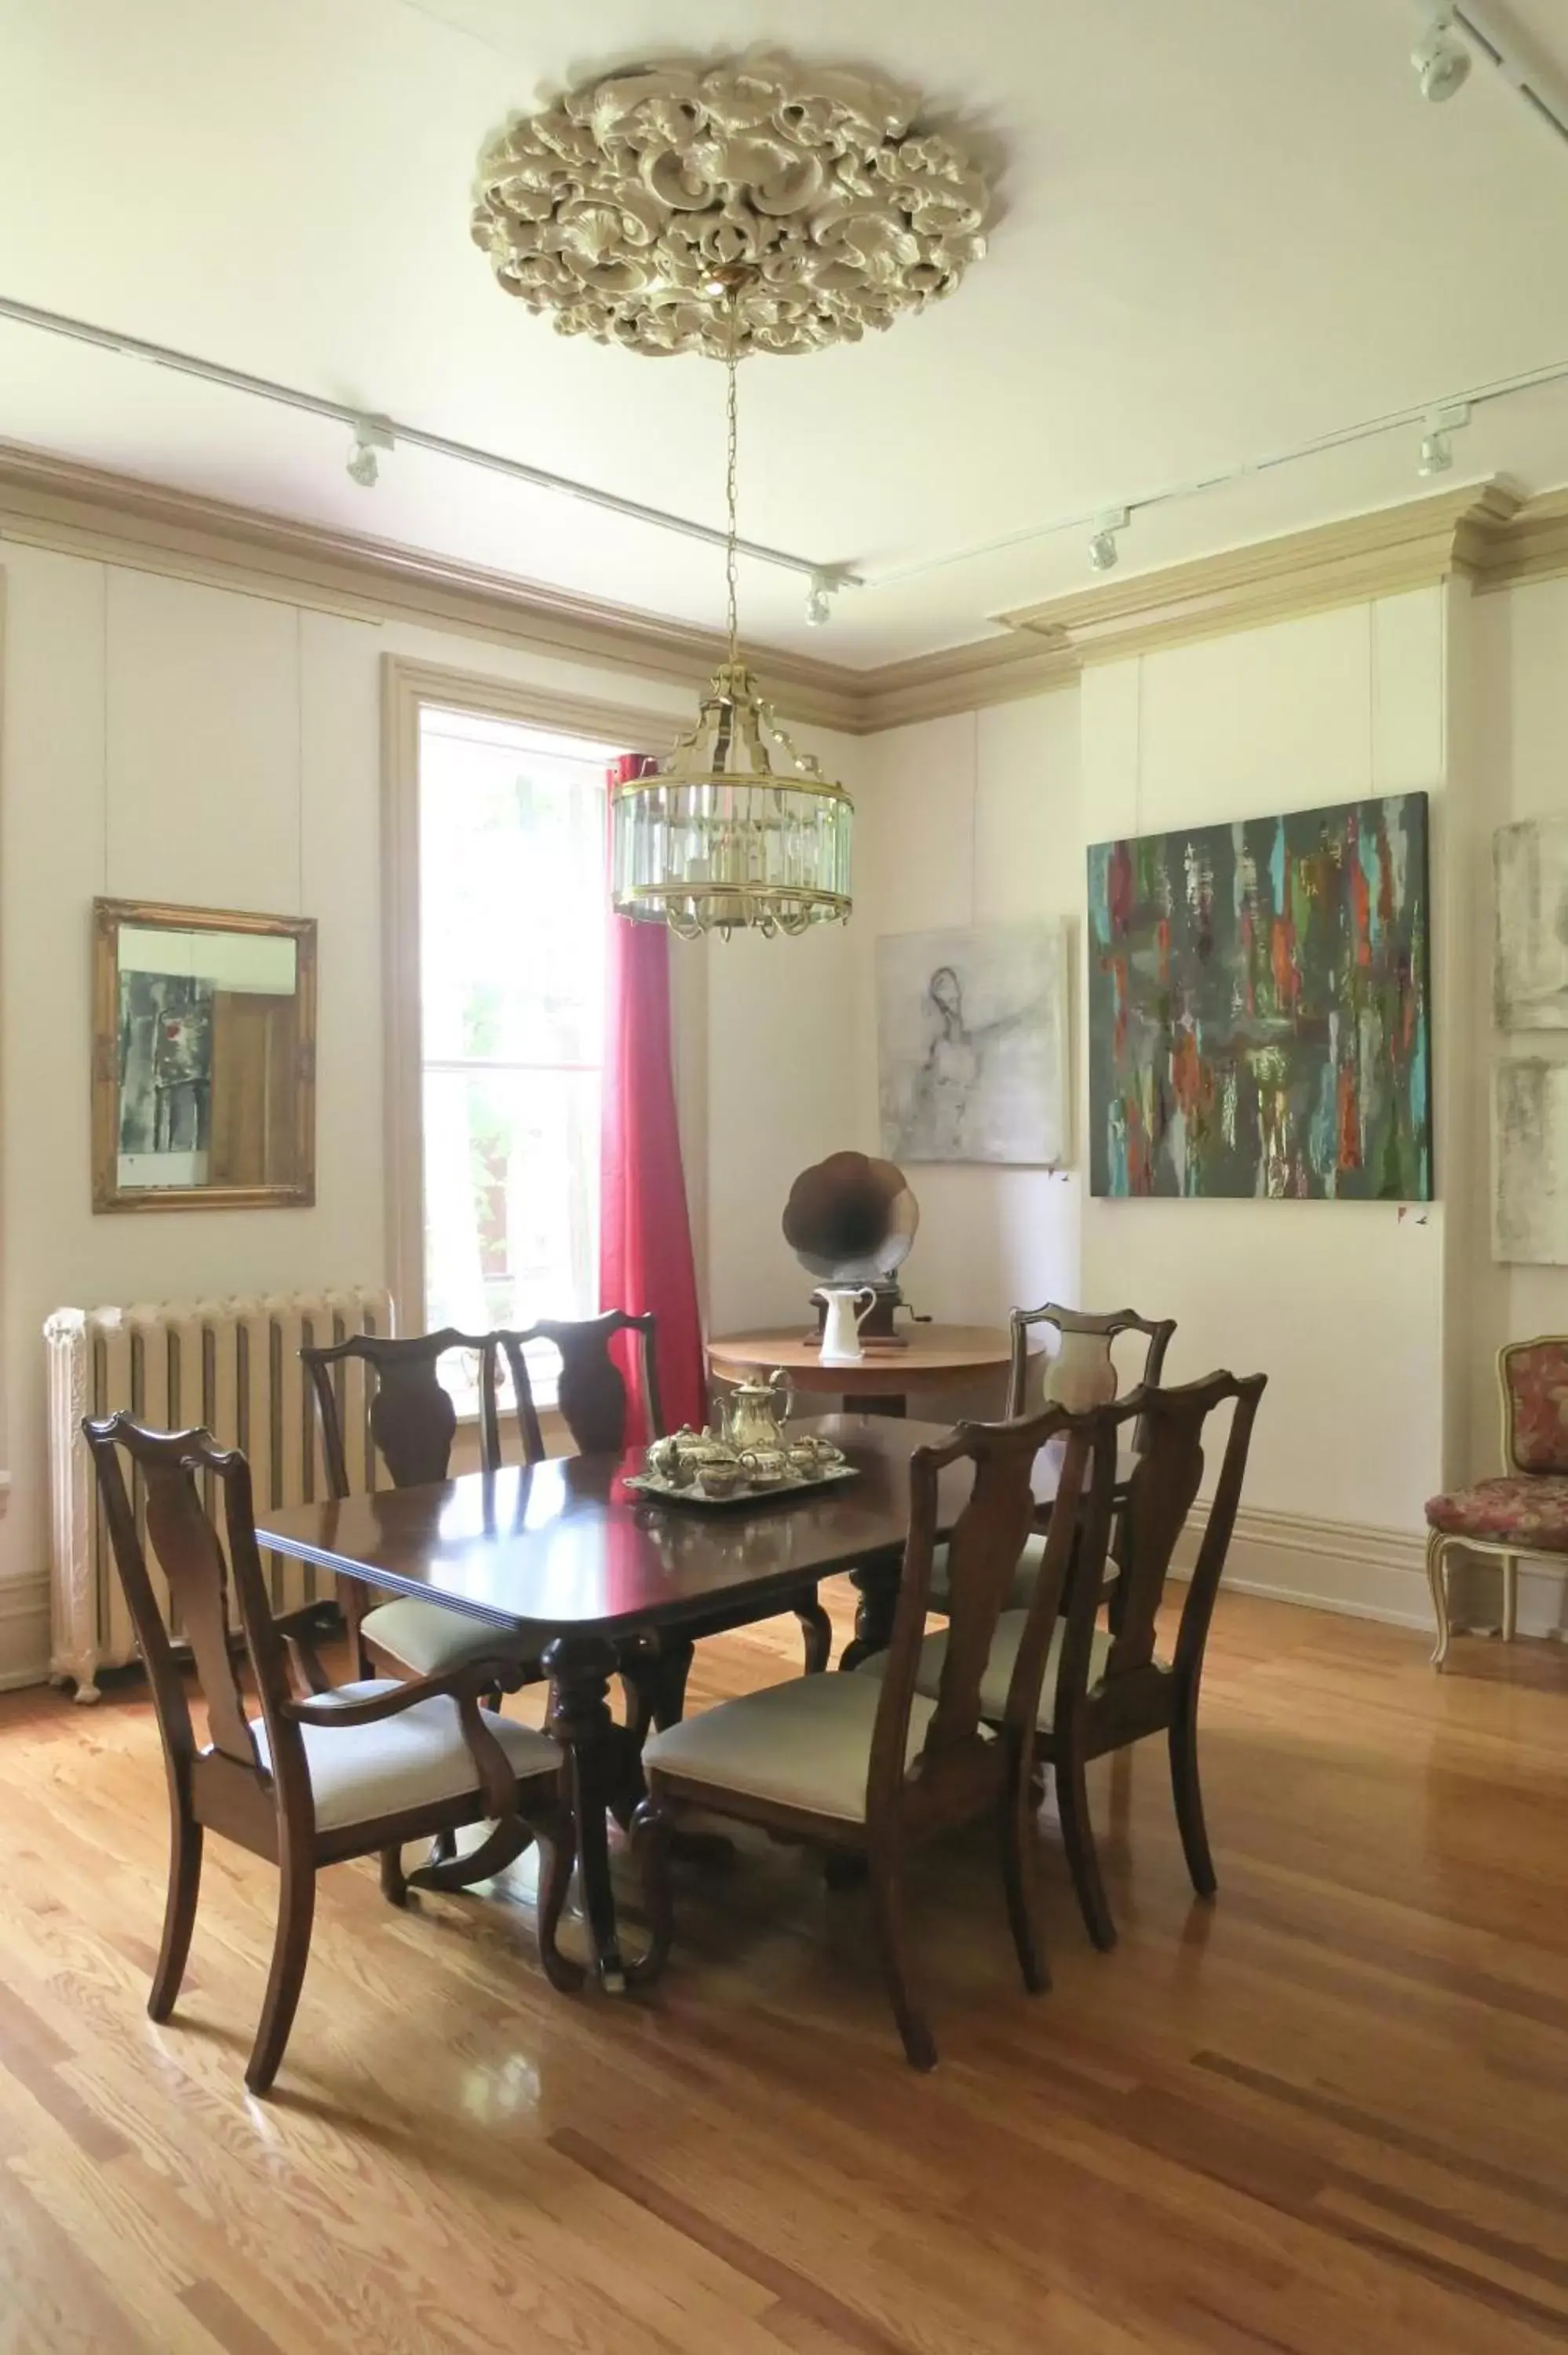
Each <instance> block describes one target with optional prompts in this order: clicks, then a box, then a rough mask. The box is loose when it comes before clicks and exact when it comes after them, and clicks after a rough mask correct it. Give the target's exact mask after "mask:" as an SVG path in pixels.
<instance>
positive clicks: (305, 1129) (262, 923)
mask: <svg viewBox="0 0 1568 2355" xmlns="http://www.w3.org/2000/svg"><path fill="white" fill-rule="evenodd" d="M126 925H129V926H132V927H135V928H137V929H139V930H146V931H151V932H230V933H235V932H238V933H241V934H245V935H251V936H255V935H262V936H268V937H271V938H277V939H287V940H291V941H292V942H293V943H294V1006H295V1011H294V1072H293V1082H292V1091H291V1101H290V1102H289V1103H288V1104H287V1105H286V1107H285V1111H286V1116H287V1123H288V1134H289V1135H290V1137H291V1144H292V1156H291V1157H292V1166H293V1169H294V1171H295V1173H296V1174H295V1176H294V1177H291V1178H290V1179H288V1180H286V1181H281V1182H271V1181H269V1182H265V1183H260V1184H234V1183H231V1182H228V1181H226V1180H222V1179H219V1180H218V1181H217V1182H215V1183H213V1184H210V1185H201V1186H127V1185H122V1182H121V1177H120V1123H121V1075H120V934H121V929H122V926H126ZM209 1117H210V1114H209ZM315 1199H316V922H315V918H314V917H313V916H260V915H254V914H248V913H245V912H242V911H239V910H237V909H229V908H184V907H175V906H171V905H168V904H167V903H165V902H164V901H162V900H94V901H93V903H92V1207H93V1209H94V1210H95V1211H100V1210H273V1209H310V1208H311V1207H312V1206H313V1204H314V1202H315Z"/></svg>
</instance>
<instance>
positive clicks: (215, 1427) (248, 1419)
mask: <svg viewBox="0 0 1568 2355" xmlns="http://www.w3.org/2000/svg"><path fill="white" fill-rule="evenodd" d="M391 1330H392V1303H391V1299H390V1296H389V1295H388V1294H387V1293H385V1292H361V1291H355V1292H324V1293H291V1294H288V1295H270V1296H269V1297H268V1298H266V1299H263V1300H250V1299H241V1300H196V1301H188V1302H174V1303H170V1304H166V1305H162V1306H141V1307H135V1308H58V1309H57V1310H56V1311H55V1313H54V1315H53V1316H51V1317H50V1318H49V1319H48V1322H47V1324H46V1325H45V1327H44V1340H45V1343H46V1345H47V1347H48V1382H49V1536H50V1547H49V1572H50V1577H49V1604H50V1623H51V1639H50V1654H49V1672H50V1674H51V1676H52V1677H54V1678H56V1679H57V1680H58V1681H59V1682H62V1683H63V1682H65V1681H67V1680H68V1679H69V1680H70V1681H73V1682H74V1683H75V1686H76V1697H77V1699H78V1700H83V1701H87V1700H97V1698H98V1682H97V1678H98V1672H99V1670H100V1669H101V1668H120V1667H122V1666H123V1664H124V1663H125V1662H126V1661H127V1660H131V1659H133V1658H134V1657H135V1656H136V1641H135V1636H134V1635H133V1634H132V1627H131V1615H130V1613H129V1612H128V1611H127V1609H126V1607H125V1597H124V1593H123V1592H122V1588H121V1584H120V1579H119V1576H118V1573H117V1572H116V1571H115V1567H114V1560H113V1554H112V1550H111V1546H110V1542H109V1531H108V1529H107V1528H106V1526H105V1524H104V1521H103V1517H102V1513H101V1508H100V1505H99V1497H98V1483H97V1481H96V1479H95V1478H94V1476H93V1470H92V1459H91V1457H90V1455H89V1454H88V1450H87V1443H86V1442H85V1440H84V1439H83V1438H82V1436H81V1420H82V1417H83V1416H84V1415H88V1414H91V1415H106V1414H112V1413H114V1412H115V1411H116V1409H117V1408H120V1407H128V1408H129V1409H130V1411H131V1412H132V1414H133V1415H134V1416H135V1418H136V1420H137V1421H138V1423H147V1424H150V1425H151V1426H152V1428H153V1429H154V1430H157V1431H180V1430H185V1429H187V1428H189V1427H191V1426H192V1425H195V1424H203V1425H205V1426H206V1428H207V1430H208V1431H210V1432H211V1433H212V1435H213V1437H214V1438H215V1439H216V1440H217V1444H218V1445H219V1446H220V1447H240V1448H243V1449H244V1451H245V1454H246V1455H247V1456H248V1457H249V1461H250V1476H251V1482H252V1486H253V1488H254V1492H255V1498H256V1508H257V1512H258V1515H260V1513H261V1512H262V1511H263V1509H264V1508H266V1507H267V1506H269V1505H296V1504H302V1503H307V1502H309V1501H310V1500H311V1499H312V1498H313V1497H324V1496H326V1495H327V1494H328V1488H327V1482H326V1476H325V1469H324V1466H323V1461H322V1450H321V1438H320V1433H319V1431H318V1429H317V1418H316V1413H315V1401H314V1398H313V1393H312V1389H311V1382H310V1377H309V1376H308V1375H307V1373H306V1371H305V1369H304V1368H303V1366H302V1365H301V1363H300V1350H301V1348H303V1347H317V1348H320V1347H322V1346H323V1345H325V1344H328V1343H331V1342H334V1341H343V1340H346V1339H347V1338H348V1337H349V1335H350V1334H353V1333H383V1334H385V1333H390V1332H391ZM336 1371H337V1374H338V1377H339V1385H340V1386H339V1391H338V1402H339V1408H340V1412H341V1413H342V1417H343V1429H344V1450H345V1453H346V1455H347V1457H348V1473H349V1482H350V1485H351V1487H355V1488H356V1489H357V1488H360V1487H365V1488H372V1487H375V1486H376V1459H375V1452H374V1450H373V1448H372V1446H371V1444H370V1434H369V1428H368V1423H367V1421H366V1391H365V1371H364V1368H363V1367H362V1366H360V1365H358V1364H356V1363H355V1361H354V1360H353V1359H350V1360H348V1361H347V1362H346V1363H345V1364H344V1365H342V1366H340V1367H338V1368H337V1369H336ZM134 1494H135V1504H136V1513H137V1518H138V1521H139V1522H140V1520H141V1518H142V1514H143V1498H142V1495H141V1487H140V1482H138V1483H137V1484H136V1488H135V1491H134ZM147 1566H148V1569H149V1571H150V1572H151V1573H152V1577H153V1582H154V1586H155V1587H156V1588H157V1589H158V1599H159V1601H160V1603H162V1604H164V1605H165V1607H166V1605H167V1599H168V1598H167V1593H166V1590H165V1589H164V1585H163V1580H162V1574H161V1572H159V1569H158V1566H157V1563H156V1561H154V1559H153V1558H152V1557H151V1556H149V1559H148V1565H147ZM266 1566H267V1567H268V1568H269V1572H270V1578H271V1582H272V1606H273V1609H274V1610H278V1611H286V1610H289V1609H291V1608H292V1607H293V1606H294V1605H295V1604H300V1603H309V1602H312V1601H313V1600H314V1597H315V1593H316V1576H317V1574H316V1573H315V1572H313V1571H312V1570H311V1569H309V1568H308V1567H307V1566H306V1565H305V1564H304V1563H302V1562H294V1561H284V1560H283V1559H282V1557H281V1556H280V1555H273V1556H270V1557H269V1558H268V1561H267V1564H266ZM330 1584H331V1581H330V1580H327V1579H325V1578H324V1576H323V1592H325V1590H326V1588H327V1587H328V1586H330Z"/></svg>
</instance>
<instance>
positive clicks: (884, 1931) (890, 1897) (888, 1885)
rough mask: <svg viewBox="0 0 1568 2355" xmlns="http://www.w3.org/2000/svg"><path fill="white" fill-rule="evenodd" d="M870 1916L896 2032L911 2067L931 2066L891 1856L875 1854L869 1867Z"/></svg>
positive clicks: (898, 1875) (932, 2054)
mask: <svg viewBox="0 0 1568 2355" xmlns="http://www.w3.org/2000/svg"><path fill="white" fill-rule="evenodd" d="M871 1907H872V1919H873V1921H874V1923H875V1927H876V1945H877V1951H878V1953H879V1954H880V1955H881V1957H882V1976H883V1977H884V1979H885V1981H886V1983H887V1994H888V1999H889V2001H890V2002H891V2003H892V2006H893V2017H894V2019H895V2020H896V2021H897V2023H898V2033H899V2035H900V2036H901V2037H902V2038H903V2040H904V2050H905V2052H906V2055H907V2056H908V2059H909V2062H910V2065H911V2067H912V2068H916V2069H934V2068H935V2067H936V2065H937V2043H936V2039H935V2038H934V2037H933V2035H932V2034H931V2027H930V2022H929V2021H928V2020H927V2018H926V2015H925V2012H924V2010H923V2009H921V2007H920V2004H919V2002H918V2001H917V1999H916V1994H915V1980H914V1974H913V1973H912V1971H911V1969H910V1967H909V1949H908V1942H907V1939H906V1935H905V1929H904V1888H903V1874H902V1872H901V1871H900V1869H899V1864H898V1860H897V1859H896V1858H894V1857H886V1856H876V1857H874V1858H873V1859H872V1867H871Z"/></svg>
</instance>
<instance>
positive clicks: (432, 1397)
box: [300, 1326, 545, 1682]
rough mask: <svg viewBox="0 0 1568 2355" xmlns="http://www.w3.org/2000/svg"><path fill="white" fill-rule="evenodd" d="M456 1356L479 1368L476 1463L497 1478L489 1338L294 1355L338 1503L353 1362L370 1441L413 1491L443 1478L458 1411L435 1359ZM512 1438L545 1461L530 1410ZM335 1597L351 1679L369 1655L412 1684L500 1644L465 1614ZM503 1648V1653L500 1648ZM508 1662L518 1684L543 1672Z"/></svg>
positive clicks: (422, 1336) (362, 1594) (397, 1480)
mask: <svg viewBox="0 0 1568 2355" xmlns="http://www.w3.org/2000/svg"><path fill="white" fill-rule="evenodd" d="M453 1352H460V1353H466V1354H468V1355H469V1356H471V1357H472V1358H473V1359H475V1361H476V1367H477V1372H478V1382H479V1441H480V1462H481V1465H482V1467H483V1468H484V1469H485V1470H486V1471H494V1470H495V1469H496V1468H497V1467H498V1466H499V1465H500V1463H501V1421H500V1412H499V1407H498V1402H497V1392H496V1354H497V1352H496V1337H495V1336H494V1335H493V1334H488V1333H487V1334H471V1333H460V1332H458V1331H456V1330H455V1329H454V1328H453V1327H451V1326H446V1327H443V1328H442V1330H441V1331H440V1332H439V1333H417V1334H412V1335H408V1336H402V1337H397V1338H395V1339H394V1338H390V1337H384V1336H380V1335H376V1334H368V1333H355V1334H353V1335H351V1336H350V1337H349V1338H348V1339H347V1340H346V1341H339V1342H336V1343H334V1345H333V1346H332V1347H331V1348H308V1349H302V1350H301V1351H300V1357H301V1360H302V1363H303V1365H304V1367H305V1369H306V1371H307V1372H308V1373H309V1375H310V1378H311V1385H312V1388H313V1391H314V1392H315V1400H316V1411H317V1412H318V1414H319V1416H320V1418H321V1433H322V1454H323V1459H324V1462H325V1465H326V1476H327V1481H328V1485H329V1486H330V1487H331V1489H332V1493H333V1495H334V1497H346V1496H347V1495H348V1493H349V1474H348V1460H347V1452H346V1450H345V1448H344V1391H343V1377H344V1369H345V1368H346V1366H347V1365H348V1363H349V1362H350V1361H351V1360H352V1361H355V1362H358V1363H360V1364H363V1366H364V1367H365V1370H366V1387H367V1390H368V1392H369V1402H368V1406H367V1409H366V1413H367V1419H368V1423H369V1429H370V1436H371V1438H372V1440H373V1441H374V1442H375V1444H376V1452H377V1453H378V1455H380V1457H381V1460H382V1462H383V1464H385V1465H386V1467H387V1473H388V1475H389V1476H390V1478H391V1482H392V1485H393V1487H395V1488H409V1487H423V1486H424V1485H425V1484H426V1483H427V1482H433V1481H437V1480H444V1479H446V1478H447V1477H448V1476H449V1474H450V1469H451V1451H452V1441H453V1439H454V1437H455V1435H456V1433H457V1408H456V1406H455V1405H454V1404H453V1402H452V1396H451V1393H450V1391H448V1390H447V1389H446V1388H445V1387H444V1386H443V1384H442V1382H441V1380H440V1364H441V1360H442V1359H444V1358H446V1357H448V1356H449V1355H450V1354H451V1353H453ZM518 1429H519V1432H520V1434H521V1442H522V1450H523V1461H524V1463H525V1464H532V1463H538V1462H541V1461H542V1460H543V1458H544V1454H545V1447H544V1442H543V1440H542V1439H540V1438H539V1437H538V1423H537V1419H536V1418H535V1417H534V1416H533V1414H532V1406H531V1402H530V1412H529V1413H528V1414H527V1415H524V1413H523V1412H521V1405H519V1412H518ZM340 1597H341V1601H342V1605H343V1614H344V1625H346V1627H347V1629H348V1635H349V1646H350V1654H351V1657H352V1658H353V1660H354V1664H355V1675H357V1676H361V1677H365V1676H368V1675H369V1674H370V1673H371V1665H372V1664H371V1655H372V1654H373V1653H374V1654H375V1655H376V1656H378V1657H381V1658H383V1659H386V1660H389V1661H391V1662H392V1663H394V1664H395V1665H396V1666H397V1667H398V1668H402V1669H404V1670H406V1671H407V1672H408V1674H410V1675H412V1676H418V1677H429V1676H441V1675H444V1674H445V1673H446V1672H447V1671H448V1670H449V1669H452V1668H461V1666H462V1665H463V1664H464V1662H465V1661H467V1660H468V1659H470V1658H471V1657H476V1656H478V1655H479V1654H485V1655H489V1654H492V1653H493V1652H495V1650H496V1648H497V1645H498V1642H499V1641H500V1639H499V1638H498V1637H497V1636H496V1634H495V1632H494V1631H493V1630H491V1631H490V1632H489V1633H488V1634H487V1633H486V1631H485V1630H484V1629H483V1628H481V1627H476V1626H475V1624H474V1622H473V1620H472V1619H471V1618H470V1617H469V1616H468V1615H467V1614H466V1613H464V1612H461V1611H450V1610H448V1609H447V1607H446V1606H445V1605H444V1604H440V1603H426V1602H422V1601H419V1600H418V1599H417V1598H416V1597H413V1596H398V1597H397V1600H396V1601H394V1602H390V1603H380V1604H376V1605H375V1607H374V1608H371V1607H369V1598H368V1596H367V1594H366V1590H365V1588H364V1586H363V1585H362V1584H361V1583H360V1582H359V1581H357V1580H351V1579H344V1580H342V1581H341V1582H340ZM502 1648H503V1650H504V1649H506V1647H505V1646H502ZM512 1657H514V1660H515V1662H516V1664H517V1666H518V1668H520V1669H521V1670H522V1672H523V1678H522V1680H523V1681H524V1682H526V1681H529V1680H531V1679H532V1678H537V1677H538V1676H539V1674H540V1673H541V1671H540V1669H539V1667H538V1663H537V1661H536V1660H535V1658H533V1657H532V1656H531V1655H530V1654H527V1653H525V1652H524V1650H522V1649H521V1648H519V1647H512ZM514 1681H515V1679H514Z"/></svg>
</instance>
